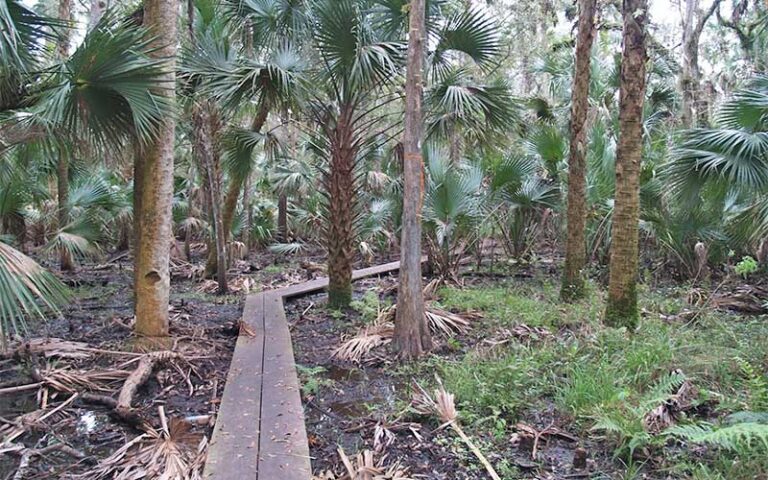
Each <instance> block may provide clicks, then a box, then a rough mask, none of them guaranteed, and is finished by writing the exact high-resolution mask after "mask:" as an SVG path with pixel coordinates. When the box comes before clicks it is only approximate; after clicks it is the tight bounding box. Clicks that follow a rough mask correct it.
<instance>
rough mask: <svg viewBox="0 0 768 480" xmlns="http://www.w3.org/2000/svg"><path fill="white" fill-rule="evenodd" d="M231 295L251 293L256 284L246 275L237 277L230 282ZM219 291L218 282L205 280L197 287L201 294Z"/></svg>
mask: <svg viewBox="0 0 768 480" xmlns="http://www.w3.org/2000/svg"><path fill="white" fill-rule="evenodd" d="M228 285H229V291H230V293H246V294H247V293H251V291H252V290H253V288H254V287H255V286H256V282H255V281H254V280H253V279H252V278H250V277H248V276H245V275H242V276H238V277H235V278H233V279H231V280H229V282H228ZM218 289H219V284H218V282H216V280H204V281H203V283H202V284H201V285H200V286H199V287H197V291H198V292H200V293H216V292H217V291H218Z"/></svg>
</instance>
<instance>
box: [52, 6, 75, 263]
mask: <svg viewBox="0 0 768 480" xmlns="http://www.w3.org/2000/svg"><path fill="white" fill-rule="evenodd" d="M71 18H72V0H59V20H61V21H62V22H64V23H65V24H66V26H65V27H64V28H62V29H61V32H60V36H59V42H58V45H57V46H56V47H57V48H56V51H57V53H58V56H59V59H60V60H61V61H64V60H66V59H67V57H69V46H70V32H69V27H70V26H69V23H70V20H71ZM56 177H57V188H56V190H57V192H56V193H57V198H58V202H59V208H58V211H57V214H58V221H59V230H61V229H62V228H64V227H66V226H67V224H68V223H69V152H67V151H66V149H65V148H59V161H58V164H57V165H56ZM59 266H60V268H61V271H62V272H69V271H72V270H74V269H75V265H74V262H73V261H72V254H71V253H70V251H69V250H67V249H66V248H64V247H63V246H62V247H61V248H60V249H59Z"/></svg>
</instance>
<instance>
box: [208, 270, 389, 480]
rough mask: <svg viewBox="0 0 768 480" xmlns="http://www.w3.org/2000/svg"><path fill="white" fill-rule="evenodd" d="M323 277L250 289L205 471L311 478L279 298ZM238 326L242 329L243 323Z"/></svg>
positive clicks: (306, 289)
mask: <svg viewBox="0 0 768 480" xmlns="http://www.w3.org/2000/svg"><path fill="white" fill-rule="evenodd" d="M399 268H400V262H392V263H387V264H384V265H378V266H375V267H370V268H364V269H362V270H355V271H354V272H353V274H352V279H353V280H359V279H361V278H365V277H372V276H375V275H383V274H387V273H391V272H393V271H396V270H398V269H399ZM327 286H328V279H327V278H318V279H316V280H312V281H309V282H306V283H302V284H299V285H292V286H290V287H285V288H281V289H278V290H272V291H267V292H263V293H257V294H253V295H248V297H247V298H246V301H245V307H244V308H243V321H244V322H245V323H246V324H247V325H248V326H249V327H250V330H251V331H252V332H250V333H252V335H249V334H241V335H240V336H239V337H238V339H237V344H236V345H235V351H234V353H233V355H232V364H231V366H230V369H229V374H228V375H227V384H226V386H225V387H224V394H223V396H222V399H221V406H220V408H219V414H218V418H217V420H216V426H215V428H214V431H213V437H212V438H211V444H210V446H209V448H208V460H207V462H206V465H205V472H204V478H206V479H210V480H255V479H258V480H309V478H310V477H311V476H312V468H311V465H310V457H309V444H308V442H307V431H306V427H305V425H304V407H303V406H302V403H301V391H300V387H299V378H298V375H297V373H296V362H295V360H294V357H293V345H292V342H291V333H290V330H289V329H288V321H287V319H286V317H285V309H284V305H283V300H285V299H286V298H290V297H295V296H298V295H305V294H307V293H312V292H316V291H318V290H322V289H324V288H325V287H327ZM241 331H243V329H241Z"/></svg>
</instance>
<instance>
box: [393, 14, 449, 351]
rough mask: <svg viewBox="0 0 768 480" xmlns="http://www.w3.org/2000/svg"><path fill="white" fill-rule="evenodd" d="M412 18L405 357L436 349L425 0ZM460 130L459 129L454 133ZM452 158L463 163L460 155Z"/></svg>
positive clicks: (398, 329)
mask: <svg viewBox="0 0 768 480" xmlns="http://www.w3.org/2000/svg"><path fill="white" fill-rule="evenodd" d="M409 17H410V32H409V35H408V68H407V72H406V80H405V131H404V134H403V148H404V161H403V225H402V235H401V242H400V279H399V286H398V290H397V310H396V312H397V313H396V315H395V333H394V338H393V345H394V348H395V350H396V351H398V352H399V354H400V356H402V357H404V358H416V357H418V356H420V355H422V354H423V353H424V352H425V351H428V350H430V349H431V348H432V338H431V337H430V333H429V327H428V326H427V322H426V318H425V316H424V292H423V288H424V287H423V286H422V280H421V256H422V252H421V234H422V228H421V210H422V203H423V196H424V192H423V190H422V188H423V184H424V160H423V158H422V155H421V137H422V130H423V128H424V125H423V122H424V120H423V118H422V112H421V97H422V92H423V88H424V86H423V81H422V68H423V67H422V61H423V57H424V0H411V8H410V11H409ZM456 133H457V132H454V135H456ZM454 143H458V138H457V137H456V138H454V139H453V140H452V142H451V145H453V144H454ZM458 155H459V154H458V153H457V156H458ZM452 160H453V161H454V162H458V158H456V159H454V158H452Z"/></svg>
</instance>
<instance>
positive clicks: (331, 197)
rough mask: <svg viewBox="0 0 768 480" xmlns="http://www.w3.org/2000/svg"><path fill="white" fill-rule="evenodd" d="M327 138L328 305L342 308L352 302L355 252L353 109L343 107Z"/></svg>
mask: <svg viewBox="0 0 768 480" xmlns="http://www.w3.org/2000/svg"><path fill="white" fill-rule="evenodd" d="M340 110H341V113H340V114H339V119H338V123H337V125H336V128H335V129H334V131H333V138H331V165H330V169H329V172H328V177H327V178H326V179H325V183H326V189H327V191H328V206H327V207H328V209H327V213H326V214H327V216H328V220H327V223H328V226H327V230H326V231H325V243H326V247H327V248H328V304H329V306H330V307H331V308H346V307H348V306H349V303H350V302H351V301H352V261H353V258H354V251H355V245H354V243H355V231H354V217H355V214H354V211H355V207H356V205H355V194H356V192H355V188H356V185H355V174H354V169H355V161H356V158H357V150H356V148H355V146H354V144H353V136H354V125H353V124H352V120H353V117H354V109H353V108H351V106H349V105H343V106H342V108H341V109H340Z"/></svg>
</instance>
